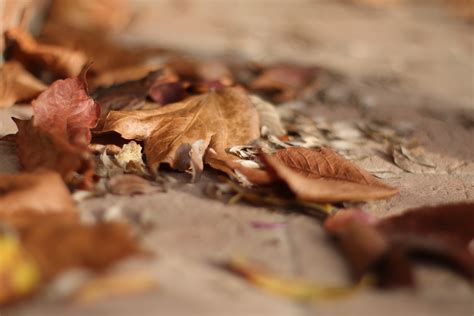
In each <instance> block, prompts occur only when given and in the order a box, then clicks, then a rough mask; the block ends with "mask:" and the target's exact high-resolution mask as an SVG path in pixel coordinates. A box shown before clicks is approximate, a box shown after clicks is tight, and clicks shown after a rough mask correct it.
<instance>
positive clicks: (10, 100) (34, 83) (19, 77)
mask: <svg viewBox="0 0 474 316" xmlns="http://www.w3.org/2000/svg"><path fill="white" fill-rule="evenodd" d="M44 89H46V86H45V85H44V84H43V83H42V82H41V81H39V80H38V79H36V78H35V77H33V75H31V74H30V73H29V72H27V71H26V70H25V69H24V68H23V67H22V66H21V64H19V63H18V62H16V61H9V62H6V63H5V64H3V65H2V68H1V69H0V108H5V107H9V106H12V105H13V104H15V103H16V102H17V101H28V100H30V99H32V98H34V97H36V96H37V95H38V94H40V93H41V92H42V91H43V90H44Z"/></svg>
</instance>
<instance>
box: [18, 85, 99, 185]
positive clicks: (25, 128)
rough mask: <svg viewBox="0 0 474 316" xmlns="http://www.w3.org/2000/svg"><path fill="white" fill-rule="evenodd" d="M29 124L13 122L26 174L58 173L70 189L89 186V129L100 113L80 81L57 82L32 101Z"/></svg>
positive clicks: (90, 169)
mask: <svg viewBox="0 0 474 316" xmlns="http://www.w3.org/2000/svg"><path fill="white" fill-rule="evenodd" d="M33 110H34V116H33V119H32V120H29V121H20V120H15V123H16V124H17V126H18V134H17V137H16V142H17V150H18V158H19V160H20V164H21V165H22V167H23V168H24V169H25V170H28V171H30V170H35V169H37V168H47V169H52V170H56V171H58V172H59V173H60V174H61V176H62V177H63V179H64V180H65V181H66V182H67V183H68V184H72V185H73V186H79V187H85V188H88V187H90V186H91V185H92V176H93V172H94V164H93V161H92V160H91V158H90V153H89V149H88V144H89V143H90V139H91V133H90V128H91V127H93V126H95V125H96V122H97V119H98V116H99V113H100V109H99V107H98V105H97V103H95V102H94V101H93V100H92V99H91V98H90V97H89V96H88V94H87V87H86V84H85V82H84V79H82V78H70V79H65V80H58V81H56V82H55V83H53V84H52V85H51V86H50V87H49V88H48V89H47V90H45V91H44V92H43V93H41V94H40V95H39V96H38V98H37V99H36V100H34V101H33Z"/></svg>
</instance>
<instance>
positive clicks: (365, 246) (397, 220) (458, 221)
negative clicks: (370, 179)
mask: <svg viewBox="0 0 474 316" xmlns="http://www.w3.org/2000/svg"><path fill="white" fill-rule="evenodd" d="M473 210H474V205H473V204H472V203H471V204H469V203H464V204H447V205H440V206H437V207H422V208H418V209H413V210H408V211H406V212H404V213H403V214H401V215H397V216H392V217H387V218H385V219H382V220H379V221H376V220H375V219H374V218H373V217H371V216H369V215H367V214H365V213H362V211H360V210H347V211H341V212H338V213H336V215H334V216H332V217H330V218H329V219H327V220H326V222H325V223H324V225H325V228H326V230H327V231H328V232H330V233H331V234H332V235H335V236H337V239H338V240H339V243H340V245H341V248H342V249H343V251H344V253H345V255H346V257H347V258H348V260H349V262H350V264H351V267H352V270H353V273H354V277H355V278H356V279H359V278H360V277H362V276H363V275H364V274H366V273H368V272H371V271H373V272H376V273H377V275H378V280H379V283H380V285H381V286H384V287H398V286H413V285H414V284H415V278H414V275H413V271H412V265H411V263H410V259H411V258H422V259H425V260H426V259H430V260H434V261H436V262H440V263H443V264H446V265H448V266H450V267H452V268H453V269H454V270H455V271H457V272H459V273H460V274H461V275H463V276H465V277H466V278H467V279H468V280H470V281H471V282H472V281H474V255H473V254H472V253H471V252H470V250H469V243H470V242H471V240H472V239H473V238H474V226H473V225H474V224H473V223H474V218H473V216H474V215H473V214H474V212H473Z"/></svg>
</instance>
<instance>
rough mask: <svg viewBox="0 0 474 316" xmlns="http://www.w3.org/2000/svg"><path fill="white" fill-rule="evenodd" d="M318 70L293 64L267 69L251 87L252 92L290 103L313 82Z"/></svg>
mask: <svg viewBox="0 0 474 316" xmlns="http://www.w3.org/2000/svg"><path fill="white" fill-rule="evenodd" d="M316 70H317V69H316V68H314V67H303V66H298V65H291V64H280V65H274V66H270V67H268V68H265V69H264V70H263V72H262V73H261V74H260V75H259V76H258V77H257V78H255V79H254V80H253V81H252V82H251V83H250V85H249V86H250V89H251V90H255V91H262V92H266V93H270V94H272V95H273V97H272V99H273V100H274V101H277V102H283V101H288V100H290V99H293V98H295V97H296V96H297V95H298V93H299V92H300V91H301V90H302V89H304V88H305V87H306V86H307V85H308V84H309V83H310V82H311V81H312V80H313V78H314V75H315V73H316Z"/></svg>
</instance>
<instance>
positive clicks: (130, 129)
mask: <svg viewBox="0 0 474 316" xmlns="http://www.w3.org/2000/svg"><path fill="white" fill-rule="evenodd" d="M258 126H259V122H258V114H257V112H256V110H255V107H254V106H253V104H252V103H251V101H250V100H249V99H248V98H247V96H246V95H245V94H244V93H243V92H241V91H240V90H237V89H234V88H226V89H223V90H219V91H213V92H209V93H206V94H203V95H198V96H194V97H190V98H188V99H186V100H184V101H182V102H179V103H173V104H169V105H167V106H165V107H162V108H158V109H154V110H142V111H122V112H120V111H113V112H110V114H109V115H108V116H107V118H106V122H105V126H104V128H103V132H117V133H119V134H120V135H121V136H122V137H123V138H125V139H135V140H139V141H144V143H145V150H144V152H145V155H146V158H147V163H148V166H149V168H150V170H151V171H152V172H155V173H156V172H157V168H158V167H159V166H160V165H161V164H164V163H166V164H168V165H170V166H171V167H172V168H174V169H178V170H181V171H189V170H196V168H201V167H200V166H199V165H202V163H203V161H204V162H206V163H210V161H211V158H212V159H214V160H216V161H217V160H221V161H225V160H230V159H234V157H233V156H231V155H229V154H227V153H226V151H225V149H226V148H228V147H231V146H235V145H241V144H246V143H248V142H250V141H251V140H253V139H256V138H258V137H259V127H258Z"/></svg>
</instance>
